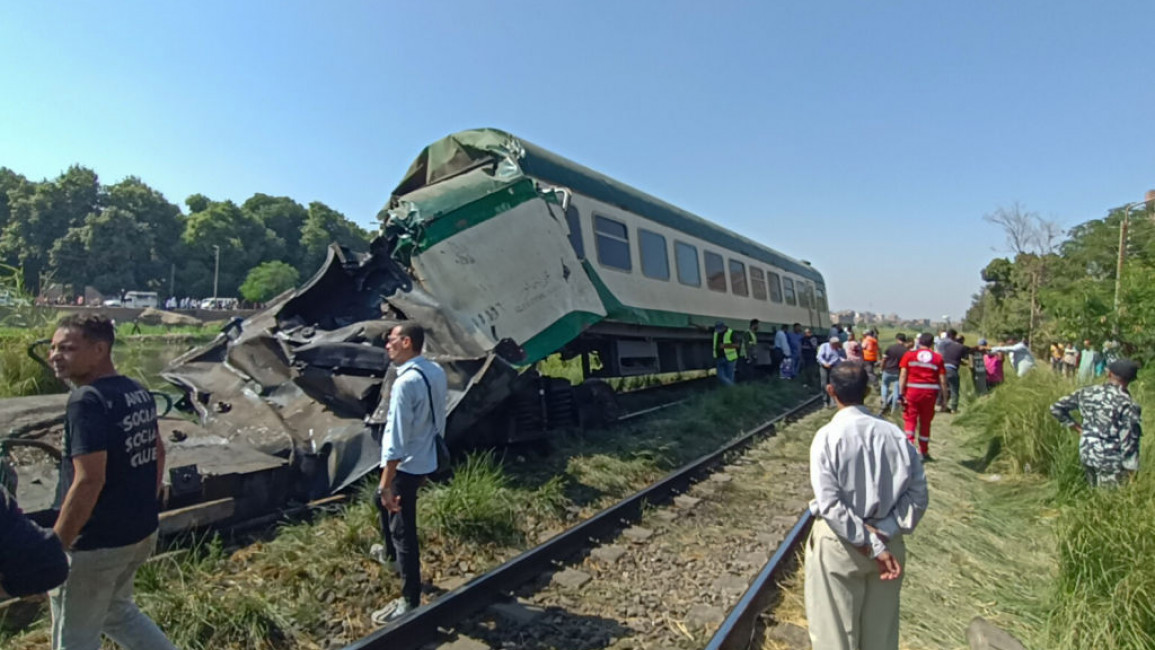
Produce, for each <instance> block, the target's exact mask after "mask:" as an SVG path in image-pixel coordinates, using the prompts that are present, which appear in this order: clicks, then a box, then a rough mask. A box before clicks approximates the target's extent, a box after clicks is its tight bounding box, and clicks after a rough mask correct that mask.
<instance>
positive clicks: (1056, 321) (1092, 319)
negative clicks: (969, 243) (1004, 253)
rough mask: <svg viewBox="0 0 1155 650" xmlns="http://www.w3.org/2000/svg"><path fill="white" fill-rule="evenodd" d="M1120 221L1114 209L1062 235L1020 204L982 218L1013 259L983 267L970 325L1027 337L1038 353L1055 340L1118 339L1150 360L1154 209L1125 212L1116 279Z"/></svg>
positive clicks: (1154, 330)
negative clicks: (1002, 239)
mask: <svg viewBox="0 0 1155 650" xmlns="http://www.w3.org/2000/svg"><path fill="white" fill-rule="evenodd" d="M1125 217H1128V215H1126V214H1125V213H1124V211H1123V210H1122V209H1115V210H1111V211H1109V212H1108V214H1107V215H1106V216H1104V217H1102V218H1099V219H1092V220H1090V221H1087V222H1086V223H1082V224H1079V225H1077V226H1075V227H1074V228H1072V229H1070V230H1069V231H1067V232H1066V233H1064V232H1063V231H1062V229H1060V228H1059V227H1058V226H1057V225H1056V224H1054V223H1053V222H1050V221H1048V220H1046V219H1043V218H1042V217H1041V216H1040V215H1039V214H1038V213H1035V212H1032V211H1030V210H1027V209H1026V208H1024V207H1023V206H1021V205H1019V204H1015V205H1013V206H1011V207H1007V208H999V209H998V210H996V211H995V212H993V213H991V214H989V215H987V216H986V220H987V221H989V222H992V223H994V224H996V225H999V226H1000V227H1002V229H1003V231H1004V233H1005V234H1006V236H1007V244H1008V248H1009V249H1010V252H1011V255H1010V256H1008V257H999V258H996V259H994V260H991V262H990V263H989V264H987V266H986V267H985V268H984V269H983V271H982V279H983V281H984V282H985V285H984V286H983V288H982V289H981V290H980V291H979V293H977V294H975V295H974V296H973V299H972V301H971V306H970V309H969V310H968V311H967V314H966V325H967V327H968V328H970V329H973V330H975V331H979V332H982V333H983V334H984V335H987V336H997V337H1000V338H1001V337H1005V336H1016V337H1020V338H1027V339H1029V340H1030V341H1031V342H1032V343H1033V344H1035V346H1036V347H1037V348H1039V349H1040V350H1041V349H1042V347H1043V345H1044V344H1048V343H1052V342H1078V341H1082V340H1084V339H1091V340H1092V341H1093V342H1094V343H1095V344H1096V346H1098V345H1101V344H1102V342H1103V341H1107V340H1117V341H1119V342H1120V343H1121V344H1122V345H1123V347H1124V351H1125V353H1126V354H1129V355H1131V356H1133V357H1137V358H1140V359H1155V348H1153V347H1152V346H1153V345H1155V211H1153V210H1152V205H1151V204H1150V203H1148V204H1147V205H1146V207H1142V206H1140V207H1139V208H1137V209H1132V210H1131V211H1130V213H1129V218H1127V219H1126V220H1127V222H1128V223H1127V230H1126V237H1125V241H1124V243H1123V253H1124V255H1123V259H1124V263H1123V267H1122V269H1123V272H1122V274H1121V275H1119V274H1118V272H1117V269H1118V261H1119V252H1120V250H1119V249H1120V234H1121V230H1122V226H1123V222H1124V219H1125ZM1117 279H1118V280H1119V282H1118V283H1116V280H1117ZM1116 285H1118V303H1117V304H1116Z"/></svg>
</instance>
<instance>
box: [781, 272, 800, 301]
mask: <svg viewBox="0 0 1155 650" xmlns="http://www.w3.org/2000/svg"><path fill="white" fill-rule="evenodd" d="M782 295H784V296H786V304H787V305H797V304H798V301H797V300H796V299H795V298H794V280H791V279H790V278H782Z"/></svg>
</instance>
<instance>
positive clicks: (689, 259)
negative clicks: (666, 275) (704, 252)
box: [674, 240, 702, 287]
mask: <svg viewBox="0 0 1155 650" xmlns="http://www.w3.org/2000/svg"><path fill="white" fill-rule="evenodd" d="M674 259H675V261H676V262H677V264H678V282H681V283H682V284H684V285H687V286H691V287H700V286H702V268H701V267H700V266H698V248H697V247H696V246H691V245H690V244H687V243H686V242H680V241H677V240H675V241H674Z"/></svg>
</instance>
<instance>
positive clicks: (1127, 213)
mask: <svg viewBox="0 0 1155 650" xmlns="http://www.w3.org/2000/svg"><path fill="white" fill-rule="evenodd" d="M1132 205H1134V204H1133V203H1128V204H1127V205H1126V206H1125V207H1124V208H1123V223H1122V225H1120V226H1119V261H1118V262H1117V263H1116V264H1115V313H1116V314H1118V313H1119V290H1120V289H1121V288H1122V286H1123V261H1124V260H1125V259H1127V226H1128V224H1129V222H1130V221H1131V206H1132Z"/></svg>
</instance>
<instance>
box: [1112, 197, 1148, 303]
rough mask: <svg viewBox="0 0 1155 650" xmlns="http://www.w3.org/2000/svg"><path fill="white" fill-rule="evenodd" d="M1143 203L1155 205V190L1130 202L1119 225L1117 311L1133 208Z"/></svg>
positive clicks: (1124, 209)
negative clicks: (1139, 199) (1141, 198)
mask: <svg viewBox="0 0 1155 650" xmlns="http://www.w3.org/2000/svg"><path fill="white" fill-rule="evenodd" d="M1137 205H1143V206H1145V207H1146V209H1147V210H1151V208H1152V207H1153V206H1155V190H1150V191H1148V192H1147V195H1146V196H1145V197H1143V200H1142V201H1135V202H1134V203H1128V204H1127V205H1125V206H1123V207H1122V208H1120V209H1121V210H1123V223H1122V224H1121V225H1120V226H1119V260H1118V262H1116V264H1115V313H1116V314H1118V313H1119V292H1120V291H1121V290H1122V288H1123V262H1124V260H1126V259H1127V228H1128V226H1130V225H1131V208H1134V207H1135V206H1137Z"/></svg>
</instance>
